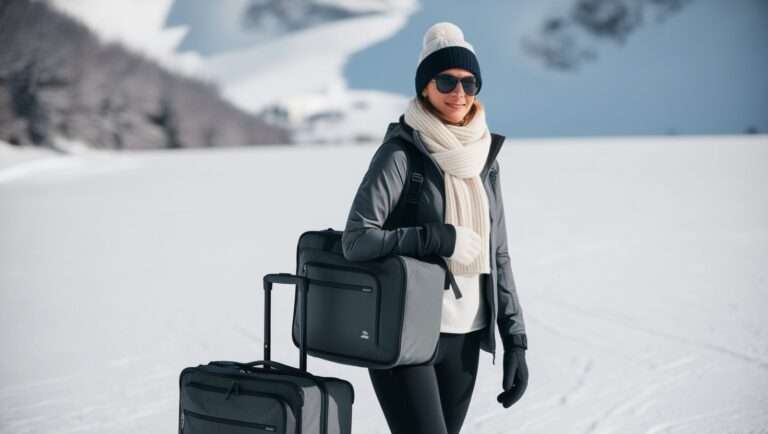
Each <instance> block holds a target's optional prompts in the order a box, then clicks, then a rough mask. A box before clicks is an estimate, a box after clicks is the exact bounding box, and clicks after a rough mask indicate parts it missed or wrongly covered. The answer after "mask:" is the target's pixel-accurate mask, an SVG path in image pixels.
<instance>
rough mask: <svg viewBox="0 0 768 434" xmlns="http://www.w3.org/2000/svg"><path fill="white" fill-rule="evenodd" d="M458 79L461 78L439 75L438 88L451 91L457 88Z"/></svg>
mask: <svg viewBox="0 0 768 434" xmlns="http://www.w3.org/2000/svg"><path fill="white" fill-rule="evenodd" d="M458 81H459V80H457V79H456V77H454V76H452V75H438V76H437V79H436V80H435V84H436V85H437V90H439V91H440V92H442V93H449V92H450V91H452V90H453V89H455V88H456V83H457V82H458Z"/></svg>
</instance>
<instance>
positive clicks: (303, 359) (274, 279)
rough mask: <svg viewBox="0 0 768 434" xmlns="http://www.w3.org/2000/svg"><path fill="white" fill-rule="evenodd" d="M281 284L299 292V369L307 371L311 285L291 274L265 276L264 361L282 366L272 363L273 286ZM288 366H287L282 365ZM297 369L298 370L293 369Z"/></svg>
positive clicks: (302, 278)
mask: <svg viewBox="0 0 768 434" xmlns="http://www.w3.org/2000/svg"><path fill="white" fill-rule="evenodd" d="M273 283H280V284H286V285H295V286H296V289H297V290H298V291H299V299H300V300H301V303H299V309H300V310H301V312H300V315H301V333H300V334H299V367H300V370H302V371H305V372H306V370H307V348H306V342H307V293H308V291H309V284H308V283H307V278H306V277H304V276H298V275H296V274H290V273H272V274H267V275H265V276H264V360H263V362H271V364H273V365H274V364H277V365H282V364H281V363H277V362H272V361H271V360H270V357H271V351H270V350H271V339H272V336H271V334H272V333H271V324H272V284H273ZM282 366H286V365H282ZM293 369H296V368H293Z"/></svg>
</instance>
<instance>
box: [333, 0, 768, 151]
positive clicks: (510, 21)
mask: <svg viewBox="0 0 768 434" xmlns="http://www.w3.org/2000/svg"><path fill="white" fill-rule="evenodd" d="M542 3H543V2H541V1H539V2H537V1H535V0H515V1H510V0H496V1H486V2H483V3H482V5H483V7H480V6H479V5H480V3H477V2H461V1H449V0H422V1H421V4H422V8H421V10H420V11H419V12H417V13H416V14H414V15H413V16H411V18H410V20H409V22H408V24H407V25H406V27H405V28H404V29H402V31H400V32H399V33H398V34H397V35H395V36H394V37H393V38H391V39H389V40H386V41H383V42H382V43H379V44H377V45H375V46H372V47H370V48H368V49H367V50H365V51H362V52H360V53H357V54H356V55H354V56H352V58H351V59H350V60H349V63H348V64H347V66H346V68H345V76H346V77H347V79H348V81H349V84H350V87H352V88H364V89H380V90H386V91H392V92H398V93H403V94H406V95H413V93H414V90H413V76H414V73H415V70H416V62H417V60H418V55H419V51H420V48H421V40H422V36H423V34H424V32H425V31H426V29H427V28H429V26H430V25H431V24H433V23H435V22H438V21H451V22H454V23H456V24H458V25H459V26H460V27H462V29H463V30H464V34H465V37H466V38H467V40H468V41H469V42H470V43H472V44H473V45H474V47H475V49H476V52H477V55H478V59H479V61H480V65H481V70H482V73H483V92H482V93H481V94H480V98H481V100H482V101H483V102H484V103H485V104H486V106H487V108H488V116H487V117H488V122H489V125H490V127H491V130H494V131H498V132H500V133H502V134H505V135H508V136H518V137H547V136H590V135H646V134H668V133H677V134H733V133H743V132H744V131H745V130H746V129H747V128H748V127H749V126H754V127H756V128H757V129H758V130H759V131H761V132H763V133H765V132H768V78H767V77H768V48H767V47H768V44H767V43H768V1H765V0H732V1H722V0H693V1H692V2H691V3H690V4H689V5H688V6H687V7H686V8H684V9H683V10H682V11H681V12H680V13H678V14H676V15H673V16H670V17H668V18H667V19H666V20H665V21H663V22H660V23H656V22H647V23H644V24H643V26H641V27H640V29H639V30H637V31H636V32H634V33H632V34H631V35H630V36H629V38H628V40H627V42H626V43H625V44H624V45H619V44H616V43H613V42H610V41H605V42H599V41H598V43H597V44H596V47H597V52H598V57H597V59H596V60H595V61H593V62H590V63H587V64H585V65H584V66H582V67H581V68H579V69H578V70H577V71H575V72H560V71H555V70H552V69H547V68H544V67H543V66H541V65H539V64H537V63H536V62H535V60H533V59H531V58H529V57H527V56H524V55H523V54H522V52H521V50H520V48H519V47H520V42H519V41H520V38H521V37H522V36H523V34H525V32H526V31H527V29H530V28H531V27H532V26H534V25H538V23H539V22H541V19H542V17H544V16H547V15H546V11H549V10H550V9H552V8H550V9H547V8H546V7H542ZM549 3H551V4H552V5H554V4H556V3H563V2H549ZM552 5H550V6H552ZM553 10H554V9H553Z"/></svg>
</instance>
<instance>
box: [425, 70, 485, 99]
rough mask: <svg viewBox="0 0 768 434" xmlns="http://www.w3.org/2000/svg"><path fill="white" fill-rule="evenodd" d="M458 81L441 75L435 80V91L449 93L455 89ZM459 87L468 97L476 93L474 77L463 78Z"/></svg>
mask: <svg viewBox="0 0 768 434" xmlns="http://www.w3.org/2000/svg"><path fill="white" fill-rule="evenodd" d="M458 82H459V79H458V78H456V77H454V76H452V75H448V74H441V75H438V76H437V77H436V78H435V84H436V85H437V90H439V91H440V92H442V93H450V92H452V91H453V89H456V84H457V83H458ZM461 85H462V87H464V93H466V94H467V95H469V96H473V95H475V94H476V93H477V80H475V77H464V78H462V79H461Z"/></svg>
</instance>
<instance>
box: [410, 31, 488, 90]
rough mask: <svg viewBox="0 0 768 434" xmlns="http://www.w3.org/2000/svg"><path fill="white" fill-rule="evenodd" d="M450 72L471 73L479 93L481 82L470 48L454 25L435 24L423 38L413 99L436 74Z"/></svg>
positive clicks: (462, 34) (472, 50)
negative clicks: (454, 69)
mask: <svg viewBox="0 0 768 434" xmlns="http://www.w3.org/2000/svg"><path fill="white" fill-rule="evenodd" d="M450 68H461V69H465V70H467V71H469V72H471V73H472V74H473V75H474V76H475V79H476V80H477V91H478V92H480V88H481V87H482V84H483V78H482V76H481V75H480V64H479V63H478V62H477V57H476V56H475V51H474V48H473V47H472V45H470V44H469V42H467V41H465V40H464V33H463V32H462V31H461V29H460V28H459V27H458V26H457V25H455V24H452V23H448V22H442V23H437V24H435V25H433V26H432V27H430V28H429V30H427V33H426V34H424V40H423V45H422V49H421V55H420V56H419V66H418V68H417V69H416V83H415V84H416V95H419V93H420V92H421V91H422V90H423V89H424V86H426V85H427V84H428V83H429V81H430V80H432V79H433V78H434V77H435V76H436V75H437V74H439V73H440V72H442V71H445V70H446V69H450Z"/></svg>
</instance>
